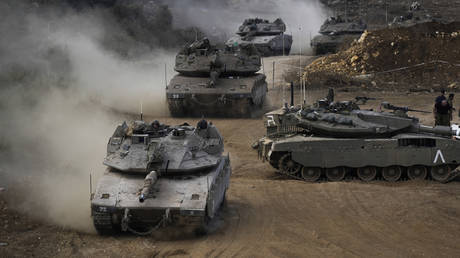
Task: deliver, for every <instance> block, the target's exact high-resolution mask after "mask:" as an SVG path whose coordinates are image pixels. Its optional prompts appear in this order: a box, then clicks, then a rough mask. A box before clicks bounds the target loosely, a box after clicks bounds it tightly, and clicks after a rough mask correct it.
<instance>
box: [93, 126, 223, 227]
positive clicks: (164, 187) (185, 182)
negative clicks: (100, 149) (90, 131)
mask: <svg viewBox="0 0 460 258" xmlns="http://www.w3.org/2000/svg"><path fill="white" fill-rule="evenodd" d="M223 151H224V147H223V139H222V136H221V135H220V133H219V131H218V130H217V128H216V127H215V126H214V125H212V124H211V123H208V122H207V121H206V120H202V121H200V124H199V125H198V126H197V127H196V128H195V127H192V126H190V125H188V124H183V125H179V126H174V127H171V126H167V125H163V124H161V123H159V122H158V121H154V122H153V123H146V122H144V121H135V122H133V123H131V124H130V125H128V124H127V123H123V124H121V125H119V126H118V127H117V128H116V130H115V132H114V133H113V135H112V137H110V139H109V142H108V144H107V156H106V158H105V159H104V165H106V166H107V167H108V169H107V171H106V172H105V173H104V175H103V176H102V177H101V178H100V180H99V181H98V184H97V188H96V191H95V193H94V194H93V195H92V200H91V212H92V217H93V221H94V226H95V227H96V229H97V231H98V232H99V233H101V234H112V233H115V232H117V231H119V230H122V231H130V232H132V233H135V234H139V235H144V234H149V233H151V232H152V231H153V230H155V229H157V228H158V227H160V226H164V225H168V224H175V223H182V224H185V225H187V226H192V227H195V228H200V229H202V228H203V227H205V224H204V223H205V222H206V221H208V220H209V219H211V218H212V217H214V214H215V213H216V212H217V210H218V208H219V206H220V204H221V203H222V202H223V199H224V198H225V192H226V190H227V188H228V186H229V178H230V174H231V167H230V160H229V157H228V156H224V155H223Z"/></svg>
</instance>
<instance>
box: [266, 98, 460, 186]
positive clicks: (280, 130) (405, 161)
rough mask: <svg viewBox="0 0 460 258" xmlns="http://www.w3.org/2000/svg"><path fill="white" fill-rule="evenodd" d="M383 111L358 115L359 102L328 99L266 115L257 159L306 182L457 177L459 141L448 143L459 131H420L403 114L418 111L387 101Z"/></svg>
mask: <svg viewBox="0 0 460 258" xmlns="http://www.w3.org/2000/svg"><path fill="white" fill-rule="evenodd" d="M331 96H332V98H331ZM381 108H382V109H388V110H390V111H374V110H361V109H360V108H359V105H358V103H357V101H341V102H334V101H333V94H329V97H327V98H325V99H322V100H319V101H318V102H317V103H316V104H315V105H311V106H304V107H297V108H294V107H291V108H289V107H287V106H286V107H284V108H283V109H280V110H277V111H274V112H270V113H267V114H266V122H265V123H266V127H267V135H266V137H264V138H263V139H261V140H260V141H259V144H258V151H259V156H260V157H261V158H262V159H263V160H268V161H269V162H270V164H271V165H272V166H273V167H274V168H276V169H278V170H279V171H280V173H283V174H285V175H288V176H292V177H295V178H297V179H302V180H305V181H310V182H314V181H318V180H320V179H321V178H326V179H327V180H329V181H340V180H343V179H344V178H346V177H349V176H357V177H358V178H360V179H361V180H363V181H371V180H374V179H376V178H383V179H385V180H386V181H391V182H394V181H398V180H399V179H401V178H409V179H426V178H431V179H434V180H436V181H439V182H448V181H449V180H451V179H453V178H454V177H456V176H457V175H458V174H459V173H458V170H457V169H456V168H457V166H458V165H459V161H460V142H459V141H458V140H455V139H453V138H452V137H453V136H454V135H458V133H459V131H458V129H457V130H452V128H451V127H448V126H435V127H430V126H424V125H422V124H420V123H419V120H418V119H417V118H416V117H411V116H409V115H408V114H407V112H408V111H412V112H422V111H420V110H413V109H410V108H408V107H399V106H394V105H391V104H390V103H388V102H382V104H381Z"/></svg>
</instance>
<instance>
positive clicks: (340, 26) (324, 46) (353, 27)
mask: <svg viewBox="0 0 460 258" xmlns="http://www.w3.org/2000/svg"><path fill="white" fill-rule="evenodd" d="M366 28H367V24H365V23H364V22H363V21H362V20H348V19H344V18H342V17H340V16H337V17H330V18H328V19H327V20H326V21H325V22H324V23H323V25H321V28H320V30H319V33H320V35H318V36H315V37H314V38H313V39H312V40H311V42H310V45H311V47H312V48H313V51H314V53H315V54H316V55H323V54H327V53H335V52H337V50H338V47H339V46H340V45H341V44H342V43H343V42H345V41H347V40H354V39H358V38H359V37H360V36H361V34H362V33H363V32H364V30H366Z"/></svg>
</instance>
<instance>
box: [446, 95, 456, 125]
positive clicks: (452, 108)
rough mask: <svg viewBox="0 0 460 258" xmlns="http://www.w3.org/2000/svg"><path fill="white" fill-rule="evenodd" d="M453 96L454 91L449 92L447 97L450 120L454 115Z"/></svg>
mask: <svg viewBox="0 0 460 258" xmlns="http://www.w3.org/2000/svg"><path fill="white" fill-rule="evenodd" d="M454 96H455V94H454V93H450V94H449V97H448V98H447V102H448V103H449V106H450V110H449V117H450V121H452V120H453V118H454V116H453V113H454V111H455V108H454Z"/></svg>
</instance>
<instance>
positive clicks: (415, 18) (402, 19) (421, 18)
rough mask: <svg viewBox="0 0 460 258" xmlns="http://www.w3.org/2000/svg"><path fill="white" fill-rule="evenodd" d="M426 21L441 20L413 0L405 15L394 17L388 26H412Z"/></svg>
mask: <svg viewBox="0 0 460 258" xmlns="http://www.w3.org/2000/svg"><path fill="white" fill-rule="evenodd" d="M427 22H441V19H437V18H434V17H432V16H431V15H430V14H429V13H428V11H427V10H425V9H424V8H423V7H422V6H421V5H420V3H419V2H417V1H415V2H413V3H412V4H411V5H410V7H409V11H408V12H407V13H406V14H405V15H402V16H396V17H394V19H393V21H392V22H391V23H390V24H389V25H390V27H412V26H414V25H417V24H421V23H427Z"/></svg>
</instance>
